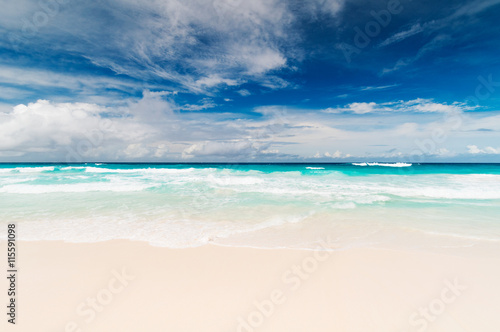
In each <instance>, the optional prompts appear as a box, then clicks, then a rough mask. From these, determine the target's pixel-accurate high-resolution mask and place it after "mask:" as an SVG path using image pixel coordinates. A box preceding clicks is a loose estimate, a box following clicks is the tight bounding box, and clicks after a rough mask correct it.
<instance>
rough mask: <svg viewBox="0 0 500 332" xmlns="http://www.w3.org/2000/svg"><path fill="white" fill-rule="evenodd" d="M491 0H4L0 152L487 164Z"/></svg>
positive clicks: (495, 67)
mask: <svg viewBox="0 0 500 332" xmlns="http://www.w3.org/2000/svg"><path fill="white" fill-rule="evenodd" d="M499 17H500V0H481V1H477V0H472V1H463V0H462V1H448V0H443V1H430V0H429V1H418V0H389V1H385V0H384V1H379V0H377V1H368V0H309V1H298V0H288V1H282V0H252V1H248V0H143V1H137V0H135V1H131V0H107V1H104V0H96V1H83V0H40V1H38V0H37V1H34V0H33V1H31V0H16V1H6V0H5V1H2V11H1V12H0V161H1V162H27V161H31V162H38V161H47V162H53V161H57V162H92V161H109V162H111V161H116V162H119V161H130V162H132V161H136V162H153V161H154V162H353V161H392V162H500V56H499V54H500V24H498V18H499Z"/></svg>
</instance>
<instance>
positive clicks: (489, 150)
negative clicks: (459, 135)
mask: <svg viewBox="0 0 500 332" xmlns="http://www.w3.org/2000/svg"><path fill="white" fill-rule="evenodd" d="M467 149H468V151H467V152H468V153H470V154H500V148H498V149H495V148H492V147H491V146H487V147H485V148H482V149H480V148H478V147H477V145H467Z"/></svg>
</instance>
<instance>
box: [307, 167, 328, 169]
mask: <svg viewBox="0 0 500 332" xmlns="http://www.w3.org/2000/svg"><path fill="white" fill-rule="evenodd" d="M306 169H325V168H324V167H306Z"/></svg>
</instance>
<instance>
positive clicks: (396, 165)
mask: <svg viewBox="0 0 500 332" xmlns="http://www.w3.org/2000/svg"><path fill="white" fill-rule="evenodd" d="M352 165H353V166H384V167H409V166H411V165H412V164H410V163H352Z"/></svg>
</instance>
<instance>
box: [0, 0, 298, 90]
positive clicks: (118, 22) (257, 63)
mask: <svg viewBox="0 0 500 332" xmlns="http://www.w3.org/2000/svg"><path fill="white" fill-rule="evenodd" d="M21 1H22V0H21ZM20 7H22V6H20V5H19V6H7V7H6V8H5V9H6V10H7V11H9V12H8V13H7V12H4V15H3V16H9V15H10V18H11V19H10V20H6V21H5V24H7V25H8V29H9V30H11V31H14V32H17V33H18V34H22V22H23V21H22V19H23V18H30V17H31V16H32V15H33V13H34V12H36V10H37V9H38V10H39V8H36V7H37V6H36V5H35V6H33V3H31V5H30V6H28V7H29V9H28V10H26V11H20V10H19V8H20ZM63 7H64V10H63V11H62V10H60V11H58V13H57V14H56V15H54V16H53V17H50V24H47V25H46V26H44V27H43V29H42V28H41V29H38V30H37V32H36V38H25V40H27V42H28V44H27V45H28V46H30V47H42V46H43V47H45V46H47V45H50V48H51V49H53V50H58V49H61V48H64V50H63V51H65V52H69V53H72V54H76V55H80V56H83V57H85V58H87V59H88V60H89V61H91V62H92V63H93V64H95V65H97V66H101V67H105V68H109V69H111V70H113V71H114V72H116V73H118V74H123V75H128V76H130V77H133V78H137V79H141V80H145V81H149V80H151V79H158V78H160V79H166V80H169V81H172V82H175V83H176V84H179V85H180V87H181V88H183V89H186V90H189V91H191V92H195V93H206V92H207V91H208V90H210V89H215V88H219V87H224V86H236V85H240V84H242V83H244V82H246V81H248V80H252V81H255V82H257V83H259V82H260V81H261V80H263V79H266V78H268V77H273V74H272V72H273V71H275V70H279V69H281V68H285V67H287V66H289V62H290V61H294V60H296V59H298V51H297V50H296V46H295V45H297V43H296V42H297V41H298V40H299V39H300V36H299V34H298V33H297V32H296V31H294V29H293V28H294V25H293V24H294V21H295V14H294V12H293V11H292V10H291V8H289V4H288V3H287V2H284V1H279V0H253V1H243V0H214V1H204V0H170V1H163V0H151V1H146V2H140V3H138V2H136V1H130V0H117V1H112V2H108V3H107V5H106V6H102V4H99V3H94V2H72V3H71V6H61V9H62V8H63ZM95 12H99V15H95ZM118 27H119V28H118ZM55 40H57V41H58V42H57V43H54V41H55ZM60 41H64V42H60ZM275 88H279V86H275Z"/></svg>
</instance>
